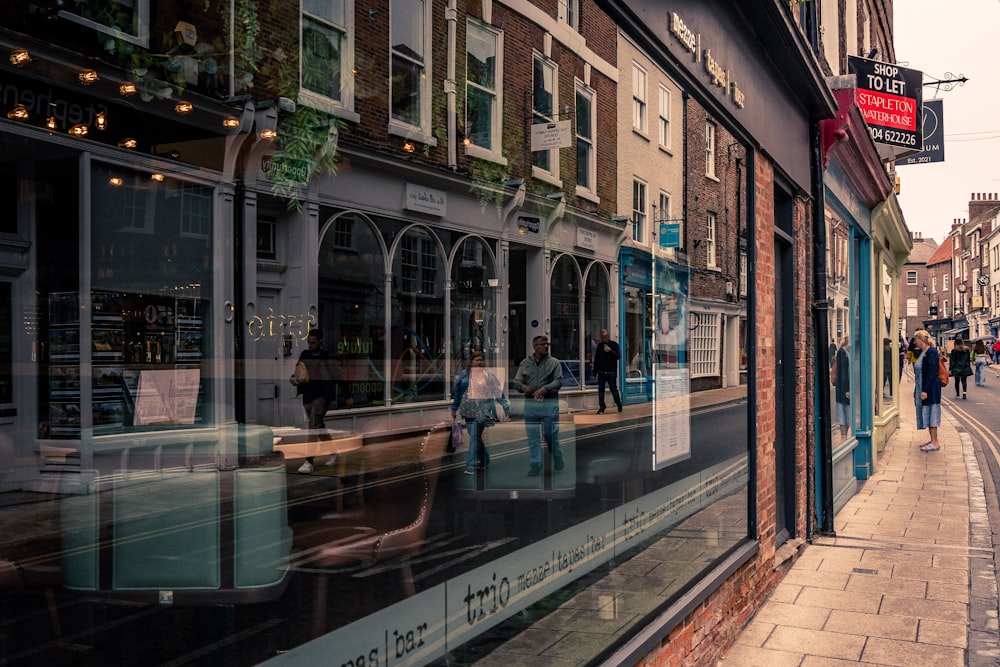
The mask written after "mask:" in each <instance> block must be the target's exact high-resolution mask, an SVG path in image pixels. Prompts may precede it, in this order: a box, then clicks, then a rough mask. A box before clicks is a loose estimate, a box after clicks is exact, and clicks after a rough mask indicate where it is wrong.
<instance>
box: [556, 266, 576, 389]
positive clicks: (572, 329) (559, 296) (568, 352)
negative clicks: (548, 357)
mask: <svg viewBox="0 0 1000 667" xmlns="http://www.w3.org/2000/svg"><path fill="white" fill-rule="evenodd" d="M580 282H581V279H580V268H579V266H577V263H576V261H575V260H574V259H573V258H572V257H570V256H568V255H563V256H562V257H560V258H559V260H558V261H557V262H556V263H555V267H554V268H553V269H552V279H551V281H550V289H551V294H552V297H551V298H552V334H551V336H550V337H549V339H550V342H551V344H552V346H551V353H552V355H553V356H555V357H557V358H559V359H560V360H561V361H562V363H563V367H564V368H565V369H566V372H567V373H568V374H570V375H571V376H572V380H571V381H570V382H569V384H570V385H571V386H574V385H575V386H579V385H580V384H581V383H582V376H581V374H580V359H581V354H580V325H581V322H580V305H581V304H580V294H581V293H582V289H581V288H582V285H581V284H580ZM567 379H568V378H567ZM564 384H565V383H564ZM567 388H568V387H567Z"/></svg>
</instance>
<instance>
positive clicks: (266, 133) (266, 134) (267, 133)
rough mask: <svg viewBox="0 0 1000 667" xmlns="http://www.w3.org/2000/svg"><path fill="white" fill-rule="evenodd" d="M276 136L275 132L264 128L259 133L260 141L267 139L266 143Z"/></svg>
mask: <svg viewBox="0 0 1000 667" xmlns="http://www.w3.org/2000/svg"><path fill="white" fill-rule="evenodd" d="M277 136H278V132H277V130H272V129H271V128H269V127H267V128H264V129H263V130H261V131H260V138H261V139H267V140H268V141H270V140H271V139H274V138H275V137H277Z"/></svg>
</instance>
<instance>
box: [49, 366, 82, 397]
mask: <svg viewBox="0 0 1000 667" xmlns="http://www.w3.org/2000/svg"><path fill="white" fill-rule="evenodd" d="M49 395H50V396H79V395H80V367H79V366H50V367H49Z"/></svg>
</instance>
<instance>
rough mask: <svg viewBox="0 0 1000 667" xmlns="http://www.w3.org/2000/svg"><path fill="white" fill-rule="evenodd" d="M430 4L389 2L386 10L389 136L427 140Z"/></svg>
mask: <svg viewBox="0 0 1000 667" xmlns="http://www.w3.org/2000/svg"><path fill="white" fill-rule="evenodd" d="M429 7H430V3H429V2H425V0H392V2H391V3H390V7H389V14H390V16H391V19H390V31H391V34H390V44H391V70H390V77H389V88H390V111H391V121H392V122H391V123H390V128H389V129H390V132H394V133H403V134H407V133H409V135H408V136H412V135H413V133H414V132H415V133H416V134H417V136H418V138H419V139H420V140H421V141H424V140H429V137H430V79H431V77H430V63H429V61H428V58H429V57H430V53H429V52H428V49H427V45H428V44H429V43H430V35H429V32H430V13H429Z"/></svg>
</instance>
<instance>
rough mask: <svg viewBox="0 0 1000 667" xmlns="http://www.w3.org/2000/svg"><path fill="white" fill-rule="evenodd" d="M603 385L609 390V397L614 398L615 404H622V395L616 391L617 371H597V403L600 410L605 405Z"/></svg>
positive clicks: (619, 405)
mask: <svg viewBox="0 0 1000 667" xmlns="http://www.w3.org/2000/svg"><path fill="white" fill-rule="evenodd" d="M604 385H607V386H608V389H610V390H611V398H613V399H615V405H616V406H618V407H621V406H622V397H621V395H620V394H619V393H618V372H617V371H597V404H598V405H599V406H600V407H601V410H603V409H605V408H606V407H607V405H605V403H604Z"/></svg>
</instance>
